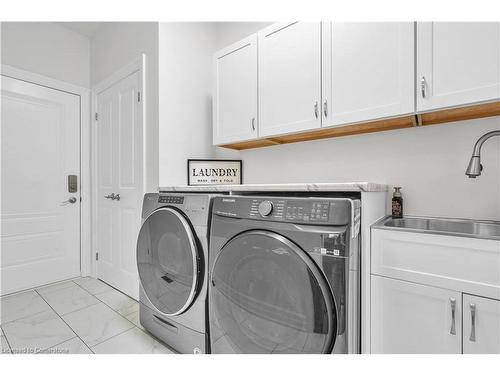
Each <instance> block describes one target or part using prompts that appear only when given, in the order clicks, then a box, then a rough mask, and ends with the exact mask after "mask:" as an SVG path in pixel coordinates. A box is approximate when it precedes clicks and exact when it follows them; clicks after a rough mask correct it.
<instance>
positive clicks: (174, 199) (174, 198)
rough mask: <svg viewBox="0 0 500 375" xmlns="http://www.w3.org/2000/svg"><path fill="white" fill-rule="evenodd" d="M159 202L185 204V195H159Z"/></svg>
mask: <svg viewBox="0 0 500 375" xmlns="http://www.w3.org/2000/svg"><path fill="white" fill-rule="evenodd" d="M158 203H167V204H183V203H184V197H183V196H182V195H160V196H159V197H158Z"/></svg>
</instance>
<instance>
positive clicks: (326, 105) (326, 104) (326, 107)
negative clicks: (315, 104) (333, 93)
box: [323, 100, 328, 117]
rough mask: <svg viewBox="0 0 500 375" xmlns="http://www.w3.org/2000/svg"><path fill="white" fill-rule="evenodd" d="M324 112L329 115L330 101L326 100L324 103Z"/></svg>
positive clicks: (326, 115)
mask: <svg viewBox="0 0 500 375" xmlns="http://www.w3.org/2000/svg"><path fill="white" fill-rule="evenodd" d="M323 114H324V115H325V117H328V101H327V100H325V102H324V103H323Z"/></svg>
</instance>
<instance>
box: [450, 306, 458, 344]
mask: <svg viewBox="0 0 500 375" xmlns="http://www.w3.org/2000/svg"><path fill="white" fill-rule="evenodd" d="M450 305H451V328H450V335H456V334H457V331H456V329H455V310H456V307H457V301H456V299H455V298H450Z"/></svg>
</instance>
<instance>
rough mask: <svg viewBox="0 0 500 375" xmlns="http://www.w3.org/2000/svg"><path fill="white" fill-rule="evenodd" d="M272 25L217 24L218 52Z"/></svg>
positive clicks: (249, 23) (260, 23)
mask: <svg viewBox="0 0 500 375" xmlns="http://www.w3.org/2000/svg"><path fill="white" fill-rule="evenodd" d="M271 24H272V22H217V28H216V36H217V42H216V50H220V49H222V48H224V47H227V46H228V45H230V44H233V43H235V42H237V41H238V40H240V39H243V38H245V37H247V36H249V35H250V34H253V33H255V32H257V31H258V30H260V29H263V28H264V27H266V26H269V25H271Z"/></svg>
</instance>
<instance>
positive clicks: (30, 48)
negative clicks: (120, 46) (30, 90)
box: [1, 22, 90, 87]
mask: <svg viewBox="0 0 500 375" xmlns="http://www.w3.org/2000/svg"><path fill="white" fill-rule="evenodd" d="M1 27H2V39H1V41H2V42H1V47H2V64H6V65H11V66H13V67H16V68H19V69H23V70H27V71H29V72H33V73H37V74H41V75H44V76H47V77H51V78H55V79H58V80H60V81H64V82H68V83H72V84H75V85H79V86H83V87H89V86H90V42H89V39H88V38H86V37H84V36H82V35H80V34H78V33H76V32H74V31H71V30H68V29H66V28H64V27H62V26H59V25H56V24H54V23H51V22H2V25H1Z"/></svg>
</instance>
